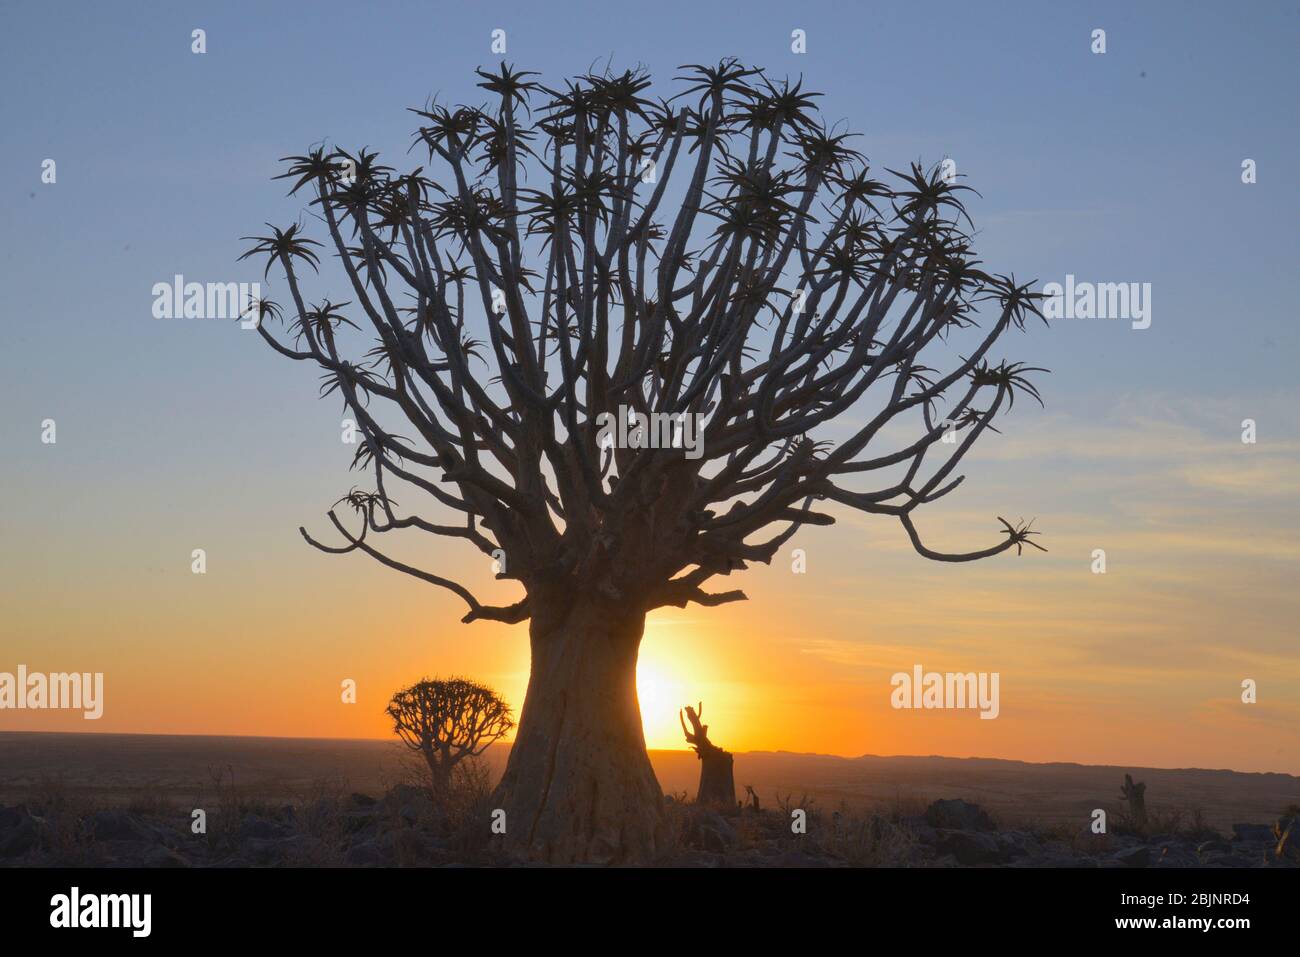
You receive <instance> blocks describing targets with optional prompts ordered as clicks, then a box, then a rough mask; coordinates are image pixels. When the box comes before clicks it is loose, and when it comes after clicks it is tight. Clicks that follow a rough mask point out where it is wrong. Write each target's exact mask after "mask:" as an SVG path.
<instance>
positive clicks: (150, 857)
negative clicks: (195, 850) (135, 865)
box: [140, 844, 190, 867]
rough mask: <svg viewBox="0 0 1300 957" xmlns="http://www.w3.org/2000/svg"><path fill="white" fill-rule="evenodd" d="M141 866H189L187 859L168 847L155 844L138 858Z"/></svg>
mask: <svg viewBox="0 0 1300 957" xmlns="http://www.w3.org/2000/svg"><path fill="white" fill-rule="evenodd" d="M140 866H141V867H189V866H190V862H189V859H188V858H186V857H185V856H184V855H183V854H180V853H179V852H177V851H173V850H172V849H171V848H169V847H162V846H161V845H158V844H155V845H154V846H153V847H151V848H149V849H148V850H147V851H145V852H144V854H143V856H142V857H141V859H140Z"/></svg>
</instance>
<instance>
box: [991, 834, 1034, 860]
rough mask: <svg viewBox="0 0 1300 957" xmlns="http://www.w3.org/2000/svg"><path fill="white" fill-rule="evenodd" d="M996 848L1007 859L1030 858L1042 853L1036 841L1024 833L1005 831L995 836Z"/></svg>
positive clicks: (1032, 836) (1030, 835)
mask: <svg viewBox="0 0 1300 957" xmlns="http://www.w3.org/2000/svg"><path fill="white" fill-rule="evenodd" d="M996 839H997V842H998V847H999V848H1000V849H1001V851H1002V853H1003V855H1005V856H1006V857H1009V858H1014V857H1032V856H1034V855H1036V854H1038V853H1040V852H1041V851H1042V847H1041V846H1040V845H1039V843H1038V839H1037V838H1035V837H1034V835H1032V834H1029V833H1028V832H1026V831H1005V832H1003V833H1000V834H998V835H996Z"/></svg>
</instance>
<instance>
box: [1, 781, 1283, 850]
mask: <svg viewBox="0 0 1300 957" xmlns="http://www.w3.org/2000/svg"><path fill="white" fill-rule="evenodd" d="M666 800H667V802H668V817H669V821H670V822H671V827H672V833H673V842H672V845H671V848H670V850H669V851H668V852H667V853H666V854H665V856H664V857H663V859H662V860H661V861H660V862H659V863H661V864H664V865H672V866H684V867H853V866H902V867H962V866H971V867H979V866H1006V867H1300V827H1297V825H1296V819H1295V818H1294V817H1284V818H1281V819H1279V820H1278V821H1276V822H1275V823H1273V824H1236V825H1233V829H1232V830H1233V833H1232V834H1231V835H1219V834H1215V833H1213V832H1210V831H1207V830H1205V829H1204V828H1199V829H1183V830H1181V831H1179V832H1175V833H1166V834H1159V833H1149V834H1142V833H1137V831H1136V830H1135V829H1131V828H1126V827H1123V826H1122V825H1119V826H1117V827H1115V828H1113V829H1112V833H1109V834H1104V835H1097V834H1093V833H1091V831H1090V830H1089V829H1088V828H1081V829H1079V831H1078V832H1077V833H1074V832H1071V831H1070V830H1068V829H1065V828H1062V827H1059V826H1058V827H1055V828H1050V829H1045V830H1044V829H1034V828H1031V827H1022V828H1009V827H1004V826H999V824H998V823H997V822H995V821H994V820H993V819H992V818H991V817H990V816H989V815H988V814H987V813H986V812H985V811H984V810H983V809H981V808H980V807H979V806H978V805H975V804H971V803H969V802H967V801H961V800H941V801H935V802H934V803H932V804H930V805H929V806H928V807H926V808H925V809H924V811H923V813H913V814H907V813H901V812H894V813H890V814H876V815H871V816H866V817H863V816H855V817H850V816H849V815H848V814H846V813H840V812H832V813H825V812H820V811H816V810H812V809H809V810H808V812H807V814H806V815H805V816H804V817H805V825H806V829H805V831H804V833H794V830H793V828H792V822H794V821H795V820H796V819H797V817H798V815H797V814H795V813H794V812H795V811H796V810H797V809H796V808H794V807H782V808H778V809H764V810H762V811H758V810H754V809H753V808H746V809H744V810H739V809H737V810H735V811H731V812H729V813H718V812H716V811H712V810H709V809H706V808H702V807H698V806H695V805H692V804H683V803H680V802H678V801H675V800H673V799H672V798H668V799H666ZM204 818H205V820H204V825H205V832H203V833H194V828H193V824H194V821H195V816H194V812H193V809H177V808H168V807H161V806H160V807H153V808H149V807H141V806H132V807H125V808H110V809H100V810H84V809H76V808H73V807H70V806H68V805H66V804H63V803H60V802H57V801H55V802H51V803H50V804H48V805H47V806H41V805H40V804H39V803H38V802H33V803H32V804H31V805H17V806H12V807H0V865H8V866H102V867H123V866H126V867H130V866H135V867H140V866H143V867H254V866H346V867H402V866H405V867H437V866H491V865H499V864H508V863H509V861H507V860H505V859H504V858H502V857H500V856H498V855H497V854H495V853H494V852H493V851H492V850H491V848H490V847H488V846H486V845H485V841H484V840H483V838H482V837H481V836H475V835H482V834H483V833H484V831H485V829H484V828H483V826H482V824H481V822H482V821H483V820H486V819H487V815H486V813H485V809H484V808H483V807H482V806H481V804H479V805H476V806H473V807H469V806H462V807H459V808H450V809H448V808H443V809H439V808H436V807H434V805H433V803H432V802H431V801H430V799H429V796H428V793H427V792H426V791H423V790H421V789H420V788H416V787H412V786H409V785H398V786H396V787H394V788H391V789H389V790H388V791H387V792H386V793H385V794H383V795H382V796H381V797H372V796H369V795H365V794H347V795H344V794H338V795H332V796H324V797H320V798H318V799H316V800H313V801H309V802H305V803H301V804H298V805H285V806H282V807H265V806H256V807H250V806H241V805H238V804H234V803H227V804H225V805H223V806H218V807H213V808H210V809H205V810H204Z"/></svg>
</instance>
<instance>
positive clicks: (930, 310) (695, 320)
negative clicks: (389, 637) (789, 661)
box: [245, 59, 1038, 861]
mask: <svg viewBox="0 0 1300 957" xmlns="http://www.w3.org/2000/svg"><path fill="white" fill-rule="evenodd" d="M478 75H479V77H480V78H481V80H482V82H481V83H480V84H479V86H480V87H482V88H483V89H484V90H486V91H487V97H488V103H487V104H486V105H484V106H481V107H473V106H457V107H446V106H441V105H436V104H435V105H429V106H427V107H426V108H424V109H418V110H414V111H413V112H414V113H415V114H416V116H417V117H418V118H419V123H420V126H419V129H418V130H417V132H416V135H415V146H416V147H417V148H419V149H420V150H421V151H422V152H423V154H424V155H425V156H427V164H426V165H425V166H422V167H420V168H418V169H415V170H413V171H412V172H409V173H405V174H399V173H397V172H395V171H394V170H393V169H392V168H390V167H388V166H384V165H381V164H380V162H379V160H378V157H377V156H376V155H375V154H374V153H372V152H370V151H368V150H365V149H362V150H359V151H357V152H348V151H345V150H342V149H337V150H327V149H326V148H325V147H318V148H316V149H314V150H312V151H311V152H309V153H307V154H305V155H302V156H294V157H289V158H287V162H288V164H289V166H288V169H287V171H286V172H285V173H284V174H283V176H284V177H287V178H289V179H290V180H291V181H292V189H291V193H294V194H296V193H299V192H300V191H304V190H305V191H306V193H307V195H308V196H310V198H311V199H310V202H311V205H312V207H314V209H315V211H316V214H317V215H318V217H319V219H320V220H321V223H322V228H323V233H324V238H325V241H326V243H327V246H328V249H329V250H330V252H331V253H332V254H333V255H334V256H336V257H337V259H338V262H339V266H340V268H341V271H342V273H343V275H344V276H345V277H346V282H347V286H348V287H349V291H348V292H347V293H346V294H345V295H346V296H347V298H348V301H347V302H341V303H340V302H333V301H330V300H325V299H322V300H320V301H316V302H312V301H309V299H308V298H307V296H306V293H305V291H304V289H303V288H302V285H301V283H302V279H303V275H304V271H305V270H306V269H312V270H315V269H316V268H317V266H318V250H321V249H323V248H325V247H322V245H321V243H320V242H319V241H317V240H313V239H308V238H306V237H305V236H304V235H303V233H302V230H301V229H300V228H299V227H298V226H297V225H293V226H289V227H288V228H284V229H279V228H274V227H273V228H272V230H271V233H270V234H269V235H267V236H262V237H253V238H255V239H256V245H254V247H253V248H252V249H250V250H249V251H248V252H247V253H246V254H245V255H255V254H264V255H266V256H267V258H268V263H267V269H268V270H269V269H270V267H271V266H272V265H275V266H277V267H278V268H279V269H280V270H282V271H283V273H284V277H285V282H286V285H287V287H288V294H289V298H290V301H291V308H289V307H286V308H285V309H284V311H283V315H282V316H281V315H280V308H279V306H278V305H277V304H275V303H272V302H269V301H268V302H262V303H259V304H258V305H257V307H256V308H257V312H258V315H259V316H260V317H261V318H262V319H263V320H264V321H262V322H260V323H259V324H258V329H259V330H260V333H261V335H262V337H263V338H265V339H266V340H267V342H268V343H270V344H271V346H272V347H273V348H274V349H275V350H276V351H277V352H278V353H280V354H281V355H283V356H285V357H287V358H289V359H293V360H297V361H300V362H304V363H307V364H309V365H313V366H316V367H318V368H319V369H320V370H321V372H322V383H323V384H322V392H323V393H325V394H329V395H335V396H337V397H338V398H339V399H341V401H342V403H343V405H344V408H345V412H346V414H347V415H348V416H349V417H350V418H352V419H353V420H354V421H355V422H356V423H357V426H358V428H359V430H360V433H361V436H362V441H361V443H360V444H359V446H358V449H357V454H356V459H355V462H354V465H355V466H356V467H357V468H358V469H361V470H364V471H367V472H369V473H371V475H372V476H373V486H372V487H371V488H369V489H354V490H353V491H352V492H351V493H349V494H348V495H347V496H346V497H345V498H343V499H340V500H339V503H337V504H346V506H348V507H349V508H350V509H351V510H352V511H353V512H354V513H355V515H354V519H353V520H352V521H347V520H346V518H347V516H346V514H340V511H339V509H337V508H334V509H331V510H330V511H329V513H328V518H329V522H330V524H331V525H332V527H333V530H334V533H335V534H337V535H338V536H339V543H338V544H329V543H326V542H323V541H319V540H318V539H317V538H315V537H312V536H309V535H308V533H307V532H306V531H305V530H303V532H302V533H303V536H304V537H305V538H306V539H307V541H308V542H309V543H311V544H312V545H314V546H315V547H317V548H319V549H321V550H322V551H325V552H329V553H332V554H347V553H353V552H355V553H358V554H363V555H366V556H369V557H370V558H372V559H374V560H376V561H378V562H380V563H382V564H384V565H387V566H388V567H390V568H393V569H396V570H397V571H399V572H403V573H405V574H407V575H411V576H414V577H415V578H418V579H420V580H421V581H424V582H427V583H429V584H431V585H434V586H436V587H438V588H443V589H447V590H449V591H451V592H452V593H454V594H455V595H457V596H458V597H459V598H460V599H461V600H462V601H464V603H465V605H466V611H465V615H464V618H463V620H464V621H465V622H473V621H478V620H483V619H488V620H493V621H500V622H508V623H517V622H524V621H527V622H528V627H529V642H530V646H531V650H532V670H531V674H530V677H529V682H528V690H527V696H526V698H525V701H524V704H523V708H522V711H521V714H520V719H519V729H518V735H517V737H516V739H515V745H514V748H513V749H512V751H511V754H510V760H509V764H508V766H507V768H506V771H505V774H504V776H503V778H502V780H501V783H500V785H499V790H498V793H497V795H496V802H497V804H496V806H497V807H500V808H502V809H503V810H505V811H506V812H507V819H508V825H507V834H506V838H505V840H506V841H507V843H508V844H509V845H510V846H511V847H513V848H514V849H516V850H519V851H522V852H524V853H526V854H528V855H530V856H532V857H534V858H540V859H545V860H552V861H578V860H587V861H598V860H609V861H628V860H643V859H647V858H649V857H651V856H652V855H653V854H654V853H655V850H656V847H657V846H658V843H659V842H660V840H661V837H662V835H663V833H664V830H663V824H664V821H663V809H662V793H661V791H660V788H659V785H658V782H657V781H656V780H655V776H654V772H653V771H652V770H651V767H650V762H649V759H648V758H647V756H646V752H645V741H644V735H643V733H642V728H641V718H640V713H639V708H638V705H637V697H636V661H637V652H638V648H639V645H640V642H641V636H642V631H643V626H644V624H645V617H646V614H647V613H648V612H650V611H651V610H653V609H655V608H659V607H662V606H665V605H671V606H677V607H683V606H685V605H687V604H688V603H691V602H694V603H696V604H700V605H707V606H715V605H721V604H723V603H725V602H733V601H739V600H742V599H744V598H745V595H744V593H743V592H741V591H739V590H735V589H730V590H711V589H709V588H707V587H706V586H707V583H708V582H709V580H710V579H713V578H714V577H715V576H726V575H730V574H732V573H734V572H738V571H741V570H743V569H744V568H746V567H747V566H748V565H749V564H750V563H752V562H763V563H768V562H770V561H771V560H772V558H773V557H774V556H775V555H776V554H777V552H778V550H779V549H781V548H782V546H784V545H785V544H786V543H787V542H789V541H790V539H791V538H792V536H794V534H795V533H796V532H797V531H798V530H799V529H800V528H801V527H802V526H804V525H830V524H832V523H833V522H834V521H835V515H834V514H833V510H840V509H855V510H857V511H860V512H865V513H869V514H871V515H878V516H884V517H889V518H892V519H894V520H896V521H898V522H899V523H900V524H901V525H902V529H903V532H904V533H905V534H906V535H907V537H908V539H909V540H910V541H911V543H912V545H913V546H914V547H915V549H916V551H918V552H919V553H920V554H921V555H923V556H925V557H926V558H930V559H935V560H938V561H943V562H964V561H971V560H974V559H980V558H987V557H990V556H993V555H997V554H999V553H1001V552H1005V551H1007V550H1009V549H1012V548H1014V549H1015V550H1016V551H1017V552H1019V551H1020V549H1021V547H1022V546H1023V545H1025V544H1032V542H1030V540H1029V537H1030V536H1031V535H1032V534H1034V533H1033V532H1031V531H1030V529H1029V528H1028V527H1027V526H1026V525H1024V524H1012V523H1010V522H1007V521H1005V520H1000V521H1001V532H1000V537H999V539H998V540H996V541H995V542H994V543H993V544H991V545H989V546H988V547H986V548H981V549H978V550H975V551H970V552H964V553H951V552H945V551H941V550H939V549H936V548H934V547H932V546H931V545H929V544H927V543H926V542H925V541H924V540H923V538H922V535H921V530H920V526H919V524H918V521H917V515H918V510H919V509H920V507H921V506H922V505H925V504H928V503H931V502H934V501H935V500H937V499H940V498H942V497H943V496H945V495H948V494H949V493H951V492H952V491H953V490H954V489H956V488H957V487H958V485H959V484H960V483H961V481H962V476H961V475H959V474H957V472H956V470H957V467H958V465H959V464H960V463H961V461H962V459H963V458H964V457H965V456H966V454H967V453H968V452H969V451H970V449H971V447H972V446H973V445H974V443H975V442H976V440H977V439H979V438H980V437H981V436H982V435H984V434H985V433H986V432H988V431H989V430H990V429H991V428H992V423H993V422H994V420H995V418H997V417H998V416H1000V415H1002V414H1003V413H1005V412H1007V411H1009V410H1010V409H1011V407H1012V403H1013V401H1014V399H1015V397H1016V395H1017V394H1018V393H1020V392H1027V393H1028V394H1029V395H1031V396H1034V397H1035V398H1037V392H1036V391H1035V388H1034V386H1033V385H1032V384H1031V383H1030V382H1029V380H1028V378H1027V376H1028V374H1029V373H1031V372H1033V371H1036V370H1033V369H1030V368H1027V367H1025V366H1024V365H1022V364H1019V363H1014V362H1011V361H1009V360H1007V359H1003V358H1000V357H997V356H995V351H996V350H995V348H994V347H995V346H996V345H998V344H999V343H1000V342H1001V341H1002V340H1003V337H1004V335H1005V334H1006V333H1007V332H1009V331H1010V330H1012V329H1015V328H1023V326H1024V324H1025V321H1026V318H1027V317H1028V316H1030V315H1032V314H1037V312H1038V310H1037V308H1036V305H1035V299H1036V298H1037V297H1036V295H1035V294H1033V293H1031V292H1030V290H1029V286H1028V285H1018V284H1017V283H1016V282H1015V281H1014V280H1012V279H1009V278H1005V277H1002V276H996V275H991V274H989V273H986V272H984V271H983V270H982V269H980V268H979V265H978V263H977V261H976V260H975V259H974V257H973V256H972V253H971V246H970V239H969V236H968V234H967V233H966V232H965V231H964V230H963V226H964V225H965V223H966V219H965V210H964V208H963V206H962V200H961V197H962V195H963V190H965V189H966V187H964V186H960V185H957V184H956V183H955V182H951V181H949V179H947V178H945V177H944V176H942V175H940V173H939V172H938V170H937V169H936V170H930V171H927V170H924V169H922V168H921V167H920V166H917V165H913V166H912V167H911V168H910V169H909V170H906V171H903V172H890V171H886V173H883V174H880V175H881V176H883V177H885V178H884V179H878V178H876V176H875V175H873V173H872V171H871V170H869V168H868V165H867V162H866V160H865V158H864V157H863V156H861V155H860V154H859V153H858V152H857V151H855V150H854V149H853V148H852V145H851V140H850V137H849V134H847V133H842V132H835V131H833V130H828V129H827V128H826V127H825V126H824V125H823V123H822V121H821V120H820V119H819V117H818V114H817V111H816V109H815V106H814V99H815V96H816V94H812V93H808V92H805V91H804V90H803V89H802V87H801V86H800V85H792V84H790V83H788V82H774V81H771V80H769V79H767V78H766V77H765V76H764V74H763V73H762V72H761V71H758V70H755V69H749V68H746V67H743V66H742V65H740V64H739V63H738V62H736V61H735V60H731V59H728V60H724V61H722V62H721V63H719V64H718V65H717V66H715V67H703V66H690V67H685V68H683V71H682V75H681V76H680V77H678V80H679V83H678V85H677V87H676V89H675V94H676V95H675V96H674V97H673V98H672V99H670V100H667V101H665V100H657V101H656V100H652V99H650V98H649V95H648V93H649V87H650V78H649V77H648V76H647V75H645V74H644V73H641V72H635V71H630V72H625V73H622V74H601V75H588V76H582V77H578V78H575V79H573V80H571V81H567V82H565V83H562V84H559V85H557V86H556V87H555V88H549V87H545V86H543V85H542V84H541V83H539V82H537V81H534V80H531V79H529V76H530V74H526V73H520V72H516V71H514V70H512V69H510V68H509V67H507V66H505V65H504V64H503V65H502V66H501V68H500V70H499V71H498V72H486V71H479V74H478ZM340 298H341V297H340ZM277 317H280V318H281V319H282V321H283V322H284V323H285V324H286V325H287V327H288V330H289V333H290V336H289V337H284V336H282V335H277V334H276V333H273V332H272V331H271V326H272V323H273V321H274V320H275V319H276V318H277ZM362 330H365V332H364V333H363V332H362ZM367 342H368V344H369V346H370V348H369V351H366V344H367ZM652 416H654V417H655V418H651V417H652ZM665 417H667V418H668V420H671V421H672V422H674V423H676V424H677V425H678V426H680V427H682V428H683V429H685V428H692V429H694V432H693V433H692V435H691V437H690V439H691V441H690V442H685V441H680V442H678V441H673V440H668V441H665V440H664V436H663V434H661V433H659V432H658V431H651V430H650V429H647V428H645V426H646V425H647V424H648V423H662V422H663V421H665ZM629 421H631V422H632V427H631V428H627V429H624V428H623V426H625V425H627V423H628V422H629ZM620 423H621V424H620ZM615 425H617V426H618V427H614V426H615ZM945 435H949V436H950V438H951V439H952V440H953V441H950V442H944V441H942V440H943V438H944V437H945ZM615 437H617V441H614V438H615ZM680 437H681V436H678V438H680ZM656 438H658V439H659V440H658V441H656ZM396 486H402V490H401V494H400V495H393V493H394V492H395V491H396V488H395V487H396ZM397 499H400V501H401V503H402V506H401V507H399V505H398V501H397ZM818 503H820V505H821V506H827V507H831V508H832V509H833V510H828V509H827V508H826V507H820V508H819V507H817V504H818ZM402 533H408V534H413V535H432V536H440V537H446V538H453V539H460V540H461V541H463V542H464V543H466V544H468V545H469V546H471V547H473V548H476V549H478V550H479V551H480V552H481V553H482V554H483V555H484V556H485V558H484V561H485V563H486V562H487V561H489V560H491V561H493V562H494V563H495V564H494V566H493V567H494V570H495V571H496V577H497V578H498V579H504V580H509V581H512V582H514V583H516V586H517V587H518V588H519V589H520V590H521V591H522V596H521V597H519V599H518V600H516V601H514V602H513V603H508V604H488V603H484V602H483V601H481V600H480V599H479V598H478V597H477V596H476V595H474V594H473V593H472V592H471V591H470V590H469V589H468V588H466V587H465V586H464V585H463V584H461V583H459V582H456V581H453V580H451V579H450V578H448V577H445V576H444V575H443V574H439V573H437V572H434V571H430V570H426V569H424V568H421V567H417V566H416V565H414V564H410V563H407V562H404V561H401V560H399V559H397V558H395V557H393V553H392V551H391V549H389V548H388V547H386V546H385V545H384V544H381V542H380V541H379V540H380V539H387V538H388V537H389V536H400V535H401V534H402ZM1035 547H1037V546H1035Z"/></svg>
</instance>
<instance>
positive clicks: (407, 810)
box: [383, 784, 431, 824]
mask: <svg viewBox="0 0 1300 957" xmlns="http://www.w3.org/2000/svg"><path fill="white" fill-rule="evenodd" d="M383 804H384V806H385V807H387V808H389V809H391V810H393V811H395V812H396V813H397V816H398V817H400V818H401V819H402V820H403V821H405V822H406V823H407V824H416V823H418V822H419V821H420V819H421V818H422V817H425V816H427V815H428V813H429V811H430V807H431V804H430V800H429V792H428V791H426V790H425V789H424V788H417V787H414V786H413V785H410V784H395V785H393V787H391V788H389V789H388V793H387V794H385V795H384V799H383Z"/></svg>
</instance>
